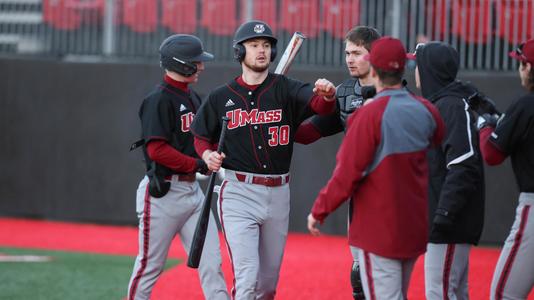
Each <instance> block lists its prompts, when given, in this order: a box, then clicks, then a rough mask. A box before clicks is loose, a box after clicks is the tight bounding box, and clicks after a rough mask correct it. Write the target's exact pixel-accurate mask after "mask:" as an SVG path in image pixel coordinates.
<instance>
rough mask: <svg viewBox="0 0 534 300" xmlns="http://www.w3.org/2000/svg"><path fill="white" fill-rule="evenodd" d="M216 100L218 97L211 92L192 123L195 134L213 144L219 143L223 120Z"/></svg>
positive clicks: (192, 130)
mask: <svg viewBox="0 0 534 300" xmlns="http://www.w3.org/2000/svg"><path fill="white" fill-rule="evenodd" d="M215 101H216V98H215V97H214V96H213V95H211V94H210V95H209V96H208V98H207V99H206V101H204V102H203V103H202V105H200V108H199V109H198V112H197V113H196V114H195V117H194V118H193V123H192V124H191V132H192V133H193V135H194V136H195V137H196V138H199V139H201V140H204V141H207V142H208V143H211V144H214V143H217V138H218V137H219V133H220V131H221V124H220V122H221V120H220V116H219V114H218V112H217V107H216V103H215Z"/></svg>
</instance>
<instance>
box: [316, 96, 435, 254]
mask: <svg viewBox="0 0 534 300" xmlns="http://www.w3.org/2000/svg"><path fill="white" fill-rule="evenodd" d="M443 134H444V125H443V121H442V120H441V117H440V116H439V113H438V111H437V110H436V109H435V107H434V106H433V105H432V104H431V103H430V102H428V101H427V100H425V99H423V98H420V97H417V96H415V95H413V94H411V93H409V92H407V91H406V90H404V89H386V90H383V91H381V92H380V93H379V94H378V95H377V96H376V97H375V100H374V101H373V102H371V103H370V104H368V105H365V106H363V107H362V108H360V109H359V110H358V111H356V112H355V113H353V115H352V116H351V117H350V118H349V121H348V129H347V134H346V137H345V138H344V139H343V142H342V144H341V147H340V149H339V152H338V154H337V164H336V168H335V169H334V172H333V175H332V178H331V179H330V180H329V181H328V184H327V185H326V187H324V188H323V189H322V190H321V191H320V193H319V195H318V197H317V199H316V201H315V203H314V205H313V208H312V215H313V216H314V218H316V219H317V220H319V221H323V220H324V219H325V218H326V217H327V215H328V214H329V213H331V212H332V211H334V210H335V209H336V208H338V207H339V206H340V205H341V204H342V203H343V202H344V201H346V200H347V199H349V197H350V196H352V198H353V210H352V222H351V224H350V227H349V244H350V245H351V246H355V247H357V248H360V249H363V250H365V251H368V252H371V253H374V254H377V255H380V256H383V257H388V258H393V259H404V258H414V257H417V256H419V255H420V254H422V253H424V252H425V250H426V244H427V241H428V203H427V202H428V191H427V189H428V163H427V159H426V154H427V151H428V148H429V147H430V146H431V145H438V144H439V143H441V139H442V137H443ZM354 149H358V154H357V155H355V154H354Z"/></svg>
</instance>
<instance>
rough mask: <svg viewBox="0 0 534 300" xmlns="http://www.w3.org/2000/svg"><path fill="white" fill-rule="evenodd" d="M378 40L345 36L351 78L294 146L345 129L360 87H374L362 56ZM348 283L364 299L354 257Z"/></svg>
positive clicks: (370, 31) (365, 30)
mask: <svg viewBox="0 0 534 300" xmlns="http://www.w3.org/2000/svg"><path fill="white" fill-rule="evenodd" d="M379 38H380V34H379V33H378V31H377V30H376V29H375V28H373V27H368V26H357V27H354V28H352V29H351V30H350V31H349V32H347V34H346V35H345V63H346V65H347V69H348V70H349V74H350V76H351V78H350V79H347V80H345V81H344V82H343V83H341V84H340V85H339V86H337V88H336V98H337V107H336V111H335V113H334V114H330V115H327V116H321V115H315V116H313V117H312V118H311V119H310V120H309V121H306V122H304V123H302V124H301V125H300V127H299V129H298V130H297V133H296V135H295V141H296V142H297V143H301V144H309V143H312V142H315V141H316V140H317V139H319V138H321V137H326V136H331V135H334V134H337V133H339V132H342V131H345V130H346V122H347V119H348V117H349V116H350V115H351V114H352V113H353V112H355V111H356V110H357V109H358V108H359V107H360V106H362V105H363V103H364V97H363V95H362V87H363V86H373V85H374V80H373V78H372V77H371V75H370V70H371V65H370V64H369V61H367V60H365V59H364V57H365V55H367V54H369V51H370V50H371V44H372V43H373V42H374V41H376V40H377V39H379ZM350 203H352V201H351V202H350ZM351 211H352V209H351V208H349V223H350V220H351V217H350V213H351ZM349 226H350V224H349ZM350 281H351V285H352V296H353V298H354V299H355V300H362V299H365V296H364V294H363V289H362V284H361V278H360V266H359V263H358V257H357V256H355V257H353V263H352V268H351V275H350Z"/></svg>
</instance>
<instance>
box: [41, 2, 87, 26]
mask: <svg viewBox="0 0 534 300" xmlns="http://www.w3.org/2000/svg"><path fill="white" fill-rule="evenodd" d="M68 2H70V1H69V0H43V20H44V22H45V23H47V24H49V25H50V26H52V27H53V28H55V29H61V30H75V29H78V28H79V27H80V25H81V23H82V18H81V17H80V14H79V12H78V11H77V10H76V9H74V8H73V7H72V6H71V5H68V4H69V3H68Z"/></svg>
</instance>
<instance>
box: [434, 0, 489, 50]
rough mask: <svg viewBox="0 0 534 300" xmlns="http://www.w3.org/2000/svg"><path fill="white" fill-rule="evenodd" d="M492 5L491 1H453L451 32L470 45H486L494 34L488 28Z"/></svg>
mask: <svg viewBox="0 0 534 300" xmlns="http://www.w3.org/2000/svg"><path fill="white" fill-rule="evenodd" d="M491 3H492V1H491V0H475V1H473V0H459V1H453V2H452V24H451V32H452V33H453V34H456V35H458V36H460V37H461V38H462V39H463V40H464V41H466V42H469V43H477V44H480V43H486V42H487V41H488V38H489V37H490V36H491V34H492V29H491V27H490V26H488V25H489V21H490V19H489V18H490V11H491ZM442 28H443V27H442Z"/></svg>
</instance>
